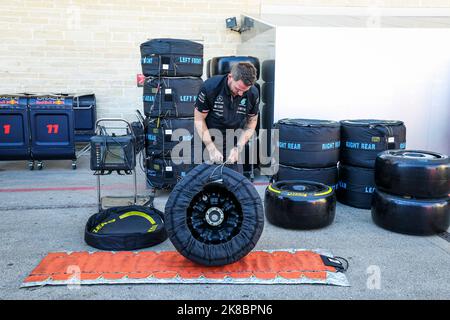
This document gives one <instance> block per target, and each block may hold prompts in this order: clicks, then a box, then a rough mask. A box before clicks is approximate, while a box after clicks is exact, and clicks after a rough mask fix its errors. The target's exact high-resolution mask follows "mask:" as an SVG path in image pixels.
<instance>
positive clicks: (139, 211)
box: [84, 205, 167, 251]
mask: <svg viewBox="0 0 450 320" xmlns="http://www.w3.org/2000/svg"><path fill="white" fill-rule="evenodd" d="M166 239H167V233H166V230H165V227H164V214H163V213H162V212H161V211H159V210H157V209H155V208H148V207H144V206H137V205H133V206H125V207H114V208H109V209H106V210H102V211H100V212H99V213H96V214H94V215H92V216H91V217H90V218H89V220H88V222H87V223H86V228H85V232H84V240H85V241H86V243H87V244H88V245H90V246H92V247H94V248H97V249H101V250H112V251H121V250H138V249H142V248H148V247H151V246H154V245H157V244H159V243H161V242H163V241H165V240H166Z"/></svg>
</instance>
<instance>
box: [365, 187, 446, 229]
mask: <svg viewBox="0 0 450 320" xmlns="http://www.w3.org/2000/svg"><path fill="white" fill-rule="evenodd" d="M372 219H373V221H374V222H375V224H377V225H378V226H380V227H382V228H384V229H387V230H390V231H394V232H398V233H405V234H412V235H432V234H436V233H440V232H444V231H446V230H447V229H448V227H449V226H450V197H445V198H440V199H430V200H426V199H408V198H404V197H399V196H395V195H391V194H388V193H384V192H381V191H379V190H378V189H377V190H375V192H374V194H373V204H372Z"/></svg>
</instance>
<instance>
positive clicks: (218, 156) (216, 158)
mask: <svg viewBox="0 0 450 320" xmlns="http://www.w3.org/2000/svg"><path fill="white" fill-rule="evenodd" d="M206 149H207V150H208V153H209V158H210V160H211V161H212V162H215V163H221V162H223V155H222V153H220V151H219V150H217V148H216V146H215V145H214V143H210V144H209V145H208V146H207V147H206Z"/></svg>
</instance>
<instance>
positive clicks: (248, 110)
mask: <svg viewBox="0 0 450 320" xmlns="http://www.w3.org/2000/svg"><path fill="white" fill-rule="evenodd" d="M195 108H196V109H197V110H198V111H200V112H202V113H208V115H207V116H206V126H207V127H208V129H219V130H220V131H221V132H222V135H223V139H224V146H223V151H225V148H226V136H225V134H226V129H234V130H236V129H243V128H244V126H245V124H246V122H247V118H248V117H252V116H255V115H257V114H258V113H259V92H258V89H257V88H256V87H255V86H254V85H253V86H251V88H250V89H249V90H248V91H246V92H245V93H244V94H243V95H242V97H240V96H235V97H233V96H232V94H231V90H230V88H229V87H228V84H227V75H218V76H213V77H211V78H209V79H207V80H206V81H205V82H204V83H203V86H202V87H201V89H200V92H199V93H198V96H197V100H196V102H195ZM235 144H236V141H235V142H234V145H235ZM219 150H220V149H219ZM224 157H225V154H224Z"/></svg>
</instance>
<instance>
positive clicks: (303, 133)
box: [274, 119, 340, 168]
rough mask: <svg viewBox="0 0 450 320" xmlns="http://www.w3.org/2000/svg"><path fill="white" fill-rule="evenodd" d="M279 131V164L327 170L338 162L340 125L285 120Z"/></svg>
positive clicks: (319, 121)
mask: <svg viewBox="0 0 450 320" xmlns="http://www.w3.org/2000/svg"><path fill="white" fill-rule="evenodd" d="M274 128H275V129H278V130H279V142H278V147H279V162H280V164H284V165H287V166H293V167H299V168H326V167H331V166H333V165H336V163H337V162H338V161H339V145H340V125H339V122H336V121H329V120H315V119H314V120H312V119H282V120H279V121H278V122H277V123H276V124H275V125H274Z"/></svg>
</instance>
